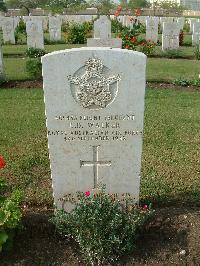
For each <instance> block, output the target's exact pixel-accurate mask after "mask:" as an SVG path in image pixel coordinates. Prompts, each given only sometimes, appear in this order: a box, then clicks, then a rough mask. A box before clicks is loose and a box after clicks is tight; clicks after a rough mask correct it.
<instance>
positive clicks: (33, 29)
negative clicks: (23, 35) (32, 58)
mask: <svg viewBox="0 0 200 266" xmlns="http://www.w3.org/2000/svg"><path fill="white" fill-rule="evenodd" d="M26 32H27V46H28V48H30V47H33V48H41V49H44V33H43V27H42V21H41V20H38V21H37V20H30V21H27V22H26Z"/></svg>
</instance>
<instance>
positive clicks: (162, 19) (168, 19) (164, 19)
mask: <svg viewBox="0 0 200 266" xmlns="http://www.w3.org/2000/svg"><path fill="white" fill-rule="evenodd" d="M173 20H174V19H173V18H172V17H160V29H161V31H162V30H163V23H172V22H173Z"/></svg>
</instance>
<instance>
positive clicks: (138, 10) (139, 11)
mask: <svg viewBox="0 0 200 266" xmlns="http://www.w3.org/2000/svg"><path fill="white" fill-rule="evenodd" d="M140 15H141V9H139V8H137V9H135V16H140Z"/></svg>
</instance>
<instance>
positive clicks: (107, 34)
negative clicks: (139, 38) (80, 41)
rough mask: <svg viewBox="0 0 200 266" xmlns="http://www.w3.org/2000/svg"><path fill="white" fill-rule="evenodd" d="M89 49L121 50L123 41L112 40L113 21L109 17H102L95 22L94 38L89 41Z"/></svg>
mask: <svg viewBox="0 0 200 266" xmlns="http://www.w3.org/2000/svg"><path fill="white" fill-rule="evenodd" d="M87 46H88V47H113V48H121V47H122V40H121V39H116V38H112V36H111V21H110V20H109V19H108V17H107V16H100V18H99V19H98V20H96V21H95V22H94V38H91V39H87Z"/></svg>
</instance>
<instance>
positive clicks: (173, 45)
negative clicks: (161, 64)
mask: <svg viewBox="0 0 200 266" xmlns="http://www.w3.org/2000/svg"><path fill="white" fill-rule="evenodd" d="M179 33H180V27H179V24H178V23H177V22H172V23H168V22H164V23H163V33H162V50H167V49H171V50H173V49H178V48H179Z"/></svg>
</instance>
